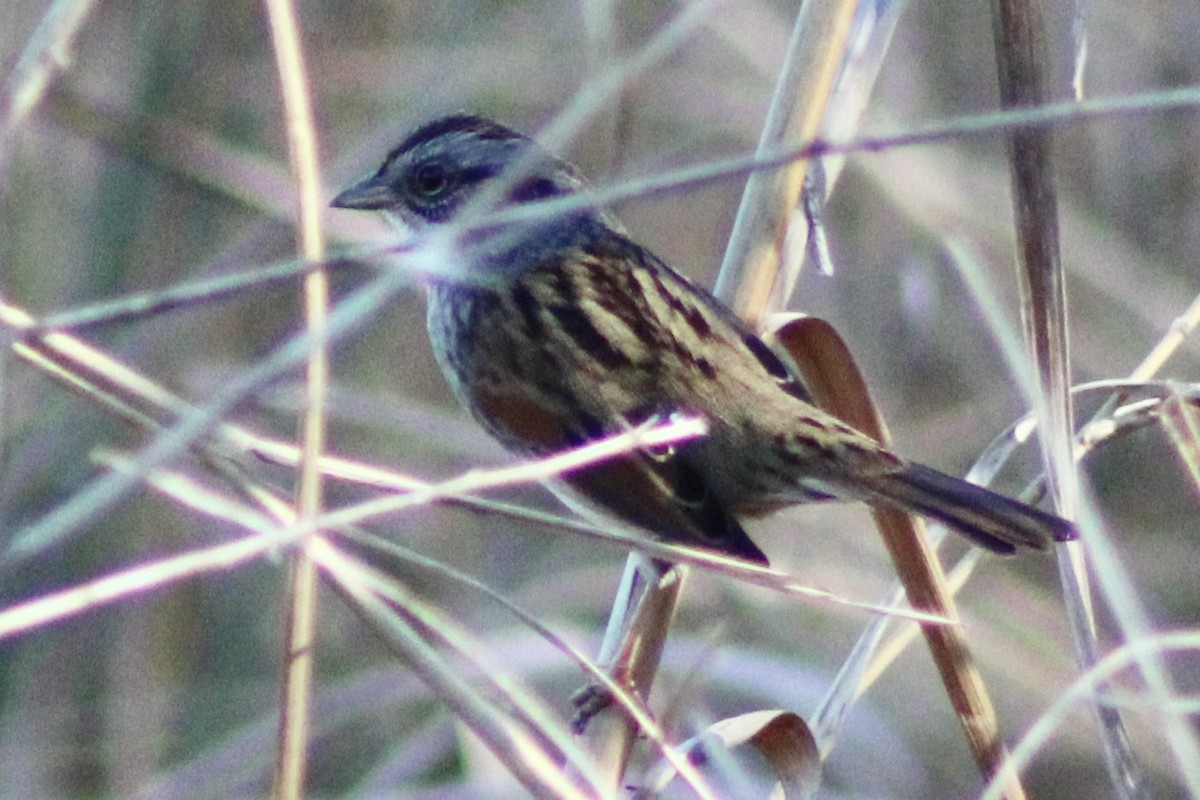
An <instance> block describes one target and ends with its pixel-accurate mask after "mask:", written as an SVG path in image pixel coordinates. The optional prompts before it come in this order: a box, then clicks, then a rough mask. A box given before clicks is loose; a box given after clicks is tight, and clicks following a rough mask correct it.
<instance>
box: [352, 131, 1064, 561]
mask: <svg viewBox="0 0 1200 800" xmlns="http://www.w3.org/2000/svg"><path fill="white" fill-rule="evenodd" d="M585 187H586V184H585V182H584V181H583V179H582V178H581V177H580V176H579V174H578V173H577V172H576V171H575V169H574V168H573V167H572V166H571V165H569V164H567V163H566V162H563V161H561V160H559V159H557V158H554V157H553V156H551V155H549V154H548V153H547V152H545V151H544V150H543V149H542V148H541V147H539V146H538V145H537V144H535V143H534V142H533V141H532V140H531V139H529V138H528V137H526V136H523V135H521V134H520V133H517V132H516V131H513V130H510V129H509V128H506V127H504V126H503V125H500V124H498V123H496V122H493V121H491V120H489V119H485V118H482V117H477V116H469V115H452V116H448V117H442V118H439V119H435V120H433V121H431V122H428V123H426V124H425V125H423V126H421V127H420V128H418V129H417V130H416V131H414V132H413V133H412V134H410V135H409V136H408V138H406V139H405V140H404V141H403V142H401V143H400V144H399V146H397V147H396V148H395V149H394V150H392V152H391V153H389V154H388V156H387V158H386V159H385V160H384V162H383V166H381V167H380V168H379V170H378V172H376V173H375V174H374V175H372V176H371V177H369V178H366V179H365V180H363V181H361V182H359V183H357V184H355V185H354V186H351V187H350V188H349V189H347V190H346V191H344V192H342V193H341V194H339V195H338V196H337V197H336V198H335V199H334V201H333V205H334V206H336V207H338V208H355V209H373V210H378V211H382V212H384V214H386V215H387V217H388V218H389V219H391V220H392V221H393V222H394V223H396V224H397V225H399V226H400V227H402V228H403V229H405V230H406V231H408V232H410V233H412V234H416V235H427V234H430V233H432V232H434V231H435V230H437V229H438V228H439V226H450V225H454V224H456V223H463V222H464V221H465V220H464V219H463V217H464V216H469V217H470V220H471V221H473V220H477V219H479V217H477V216H474V215H472V213H471V212H475V211H482V210H504V209H510V210H511V209H512V208H514V207H516V206H519V205H520V204H527V203H536V202H539V201H545V200H551V199H553V198H558V197H563V196H567V195H571V194H574V193H576V192H579V191H580V190H582V189H584V188H585ZM489 192H490V194H488V193H489ZM493 195H494V196H493ZM488 199H491V200H492V201H493V202H492V203H491V204H490V205H486V206H485V207H484V208H480V206H481V205H484V204H483V203H482V202H474V203H472V202H471V201H472V200H477V201H484V200H488ZM467 206H470V207H471V208H470V211H469V212H468V214H466V215H462V214H460V212H462V211H463V209H464V208H465V207H467ZM453 252H454V253H455V255H454V257H453V258H454V260H455V262H456V263H455V266H456V267H457V268H458V270H459V274H458V275H457V276H454V277H447V276H446V275H435V276H434V277H432V278H431V279H430V287H429V316H428V325H429V337H430V340H431V342H432V344H433V350H434V354H435V355H436V357H437V360H438V363H439V364H440V365H441V368H442V370H443V372H444V373H445V375H446V378H447V380H448V381H449V382H450V385H451V387H452V388H453V390H454V393H455V395H457V397H458V399H459V400H460V401H461V402H462V404H463V405H464V406H466V408H468V409H469V410H470V411H471V413H472V414H473V415H474V416H475V418H476V419H477V420H478V421H479V422H480V423H481V424H482V425H483V426H484V427H485V428H486V429H487V430H488V431H489V432H490V433H491V434H492V435H493V436H495V437H496V438H497V439H498V440H499V441H500V442H501V443H502V444H503V445H504V446H505V447H507V448H508V449H510V450H512V451H515V452H517V453H519V454H522V455H534V456H539V455H547V454H550V453H554V452H556V451H559V450H563V449H565V448H569V447H571V446H574V445H579V444H581V443H583V442H586V441H588V440H591V439H595V438H597V437H601V436H605V435H609V434H613V433H617V432H619V431H621V430H624V429H627V428H628V427H629V426H631V425H636V424H639V423H641V422H644V421H646V420H648V419H651V418H655V417H665V416H667V415H670V414H672V413H676V412H683V413H688V414H695V415H700V416H703V417H705V418H706V419H707V420H708V423H709V433H708V435H707V436H705V437H703V438H700V439H696V440H693V441H689V442H686V443H683V444H679V445H676V446H674V447H673V448H670V449H668V450H663V451H655V450H643V451H638V452H635V453H632V454H629V455H626V456H623V457H621V458H618V459H614V460H610V461H606V462H603V463H599V464H596V465H593V466H589V467H586V468H582V469H578V470H575V471H573V472H570V473H569V474H567V475H564V476H563V478H562V479H561V484H562V485H561V486H558V487H552V488H556V491H558V492H559V493H560V495H562V496H564V499H565V500H567V502H568V505H573V504H574V503H575V501H579V500H583V501H584V504H585V505H586V506H588V507H589V508H590V509H592V510H599V511H601V512H602V513H603V514H604V515H606V516H607V517H609V518H615V519H616V520H617V521H619V522H622V523H624V524H625V525H627V526H632V527H634V528H636V529H639V530H640V531H643V532H648V533H650V534H651V535H654V536H657V537H659V538H661V539H663V540H666V541H670V542H677V543H681V544H687V545H693V546H698V547H704V548H709V549H712V550H717V551H720V552H722V553H726V554H729V555H733V556H737V557H740V558H744V559H747V560H749V561H754V562H758V563H766V557H765V556H764V555H763V553H762V551H760V550H759V549H758V547H756V546H755V545H754V543H753V542H751V541H750V539H749V537H748V536H747V535H746V533H745V531H744V530H743V529H742V526H741V525H740V524H739V522H738V519H739V517H753V516H756V515H759V514H762V513H765V512H767V511H771V510H773V509H776V508H780V507H783V506H786V505H790V504H795V503H804V502H810V501H814V500H830V499H839V500H862V501H865V502H867V503H870V504H872V505H882V506H892V507H895V508H899V509H903V510H904V511H908V512H912V513H914V514H919V515H921V516H925V517H929V518H932V519H935V520H937V521H939V522H943V523H945V524H946V525H948V526H950V527H951V528H953V529H954V530H956V531H958V532H959V533H961V534H963V535H965V536H967V537H968V538H969V539H970V540H971V541H973V542H974V543H976V544H978V545H981V546H983V547H986V548H988V549H990V550H993V551H995V552H998V553H1012V552H1014V551H1015V549H1016V548H1017V547H1033V548H1038V549H1045V548H1046V547H1047V546H1048V544H1049V542H1050V541H1064V540H1067V539H1072V538H1074V536H1075V529H1074V527H1073V526H1072V525H1071V523H1069V522H1067V521H1066V520H1063V519H1060V518H1059V517H1056V516H1053V515H1051V514H1047V513H1045V512H1043V511H1040V510H1038V509H1036V508H1033V507H1032V506H1028V505H1025V504H1023V503H1020V502H1017V501H1015V500H1011V499H1009V498H1007V497H1004V496H1002V495H999V494H996V493H995V492H992V491H990V490H988V489H985V488H983V487H980V486H976V485H974V484H970V483H967V482H966V481H962V480H959V479H957V478H953V477H950V476H949V475H945V474H943V473H941V472H938V471H936V470H933V469H930V468H929V467H925V466H922V465H920V464H914V463H912V462H909V461H906V460H904V459H903V458H901V457H900V456H898V455H896V454H894V453H892V452H891V451H889V450H887V449H886V448H884V447H883V446H882V445H880V444H879V443H878V442H876V441H875V440H873V439H871V438H870V437H868V436H866V435H865V434H863V433H860V432H859V431H857V430H854V429H853V428H851V427H849V426H847V425H845V424H843V423H842V422H841V421H839V420H838V419H837V418H835V417H834V416H833V415H831V414H829V413H828V412H826V411H823V410H822V409H820V408H818V407H816V406H815V405H814V404H813V402H812V400H811V398H810V397H809V395H808V393H807V391H806V390H805V389H804V387H803V386H802V385H801V384H800V382H799V381H798V380H797V379H796V378H795V377H794V376H793V375H792V374H791V373H790V372H789V371H788V369H787V368H786V367H785V366H784V364H783V362H782V361H781V360H780V359H779V357H777V356H776V355H775V353H774V352H773V351H772V350H771V349H770V348H769V347H768V346H767V345H766V344H764V343H763V341H762V340H761V339H759V337H758V336H756V335H755V334H754V332H753V331H751V330H750V329H749V328H748V327H747V326H746V325H745V324H744V323H743V322H741V321H740V320H739V319H738V318H737V317H735V316H734V315H733V313H732V312H731V311H730V310H729V309H727V308H726V307H725V306H723V305H722V304H721V303H720V302H719V301H717V300H716V299H715V298H714V297H713V296H712V295H711V294H709V293H708V292H707V291H705V290H704V289H702V288H700V287H698V286H695V285H694V284H692V283H691V282H690V281H688V280H687V279H686V278H684V277H683V276H681V275H679V274H678V273H676V272H675V271H674V270H672V269H671V268H670V267H668V266H667V265H666V264H664V263H663V262H662V261H660V260H659V259H658V258H657V257H655V255H654V254H653V253H651V252H650V251H648V250H646V249H645V248H644V247H642V246H640V245H638V244H637V243H636V242H634V241H633V240H631V239H630V238H629V237H628V235H627V234H626V233H625V230H624V229H623V228H622V227H621V225H620V223H618V222H617V221H616V220H614V219H613V218H612V217H611V216H609V215H608V214H607V213H606V212H604V211H602V210H599V209H595V208H583V209H580V208H578V207H576V208H573V209H572V210H568V211H563V212H560V213H553V211H552V210H551V211H548V213H547V214H545V215H541V216H538V215H536V214H531V215H528V216H526V217H524V219H520V220H517V221H513V219H512V218H510V220H509V221H508V222H507V223H505V222H496V223H495V224H492V225H487V226H481V225H476V226H474V227H472V228H471V229H470V230H469V231H465V232H464V233H463V234H462V235H460V236H458V237H457V238H456V240H455V245H454V250H453ZM564 488H565V489H566V490H567V491H563V489H564Z"/></svg>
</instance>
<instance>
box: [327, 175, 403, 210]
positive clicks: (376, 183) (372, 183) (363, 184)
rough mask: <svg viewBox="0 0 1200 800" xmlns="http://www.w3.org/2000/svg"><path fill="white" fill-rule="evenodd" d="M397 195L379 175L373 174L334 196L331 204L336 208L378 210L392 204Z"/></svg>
mask: <svg viewBox="0 0 1200 800" xmlns="http://www.w3.org/2000/svg"><path fill="white" fill-rule="evenodd" d="M394 200H395V195H394V194H393V192H392V189H391V187H390V186H388V185H387V183H385V182H384V181H382V180H381V179H380V178H379V176H378V175H372V176H371V177H369V178H365V179H363V180H361V181H359V182H358V183H356V184H354V185H353V186H351V187H350V188H349V189H347V190H345V191H344V192H342V193H341V194H339V195H338V196H337V197H335V198H333V200H332V202H330V203H329V205H331V206H333V207H334V208H356V209H359V210H362V211H378V210H380V209H383V208H387V207H388V206H390V205H392V203H393V202H394Z"/></svg>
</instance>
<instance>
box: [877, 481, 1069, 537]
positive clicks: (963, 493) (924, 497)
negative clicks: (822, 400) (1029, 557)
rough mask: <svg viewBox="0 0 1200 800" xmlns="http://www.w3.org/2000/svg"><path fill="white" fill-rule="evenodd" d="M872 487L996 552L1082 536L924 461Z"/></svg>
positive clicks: (887, 500)
mask: <svg viewBox="0 0 1200 800" xmlns="http://www.w3.org/2000/svg"><path fill="white" fill-rule="evenodd" d="M869 491H870V492H871V494H872V496H873V497H872V499H873V500H875V501H876V502H879V503H880V504H883V505H890V506H895V507H897V508H901V509H904V510H906V511H912V512H915V513H917V514H920V515H922V516H925V517H929V518H930V519H934V520H937V521H938V522H941V523H944V524H946V525H948V526H949V527H951V528H953V529H954V530H955V531H957V532H958V533H961V534H962V535H964V536H966V537H967V538H968V539H970V540H971V541H972V542H974V543H975V544H977V545H980V546H981V547H986V548H987V549H989V550H992V551H993V552H996V553H1004V554H1010V553H1013V552H1015V551H1016V549H1017V548H1018V547H1032V548H1035V549H1037V550H1045V549H1046V548H1047V547H1048V546H1049V545H1050V542H1052V541H1054V542H1063V541H1068V540H1070V539H1074V538H1075V537H1076V536H1077V535H1078V533H1077V531H1076V529H1075V526H1074V525H1073V524H1071V523H1070V522H1068V521H1067V520H1065V519H1063V518H1062V517H1057V516H1055V515H1053V514H1048V513H1046V512H1045V511H1042V510H1040V509H1037V508H1034V507H1033V506H1031V505H1027V504H1025V503H1022V502H1019V501H1017V500H1013V499H1011V498H1009V497H1005V496H1004V495H1002V494H997V493H996V492H993V491H992V490H990V489H985V488H983V487H982V486H976V485H975V484H973V483H967V482H966V481H964V480H961V479H959V478H953V477H951V476H949V475H946V474H943V473H941V472H938V471H937V470H935V469H930V468H929V467H925V466H922V465H920V464H907V465H905V467H904V468H903V469H901V470H898V471H896V472H892V473H888V474H886V475H880V476H877V477H875V478H873V479H872V481H871V484H870V486H869Z"/></svg>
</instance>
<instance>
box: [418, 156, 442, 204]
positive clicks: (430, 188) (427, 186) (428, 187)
mask: <svg viewBox="0 0 1200 800" xmlns="http://www.w3.org/2000/svg"><path fill="white" fill-rule="evenodd" d="M411 185H412V188H413V191H415V192H416V193H417V194H420V195H421V196H423V197H425V198H427V199H434V198H436V197H438V195H441V194H443V193H444V192H445V191H446V189H447V188H449V186H450V171H449V170H447V169H446V167H445V165H443V164H439V163H438V162H436V161H432V162H427V163H425V164H421V165H420V166H418V167H417V168H416V170H415V171H414V172H413V176H412V184H411Z"/></svg>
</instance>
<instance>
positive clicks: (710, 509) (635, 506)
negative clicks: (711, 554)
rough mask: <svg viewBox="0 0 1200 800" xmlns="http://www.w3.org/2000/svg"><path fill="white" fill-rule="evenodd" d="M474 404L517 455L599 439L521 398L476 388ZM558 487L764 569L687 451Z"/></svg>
mask: <svg viewBox="0 0 1200 800" xmlns="http://www.w3.org/2000/svg"><path fill="white" fill-rule="evenodd" d="M473 399H474V403H473V406H474V408H475V410H476V413H477V415H478V416H479V418H480V421H481V422H483V423H484V425H485V426H486V427H487V428H488V429H489V430H490V431H491V432H492V433H493V434H494V435H495V436H496V437H497V438H498V439H499V440H500V441H501V443H503V444H504V445H505V446H507V447H510V448H511V449H514V450H518V451H520V452H527V453H533V454H535V455H547V454H550V453H554V452H558V451H561V450H565V449H567V448H568V447H571V446H577V445H580V444H583V443H584V442H586V441H587V440H589V439H594V438H596V436H597V435H598V433H597V432H594V431H589V432H586V433H584V432H581V431H579V430H577V429H573V428H570V427H568V426H566V425H565V424H564V423H563V421H562V420H561V418H560V416H561V415H558V414H556V413H554V411H553V410H552V409H549V408H547V407H546V406H545V404H543V403H539V402H537V401H536V400H535V399H533V398H531V397H530V396H529V394H527V393H525V392H521V391H504V390H501V389H498V388H496V387H494V386H493V387H483V386H476V387H475V392H474V397H473ZM561 481H562V483H563V484H565V485H566V486H567V487H569V488H570V489H572V490H573V491H574V492H575V493H577V494H578V495H579V496H580V497H581V498H582V499H583V500H584V501H586V503H587V505H589V506H591V507H594V508H596V509H597V510H599V511H601V512H602V513H605V514H608V515H611V516H614V517H616V518H617V519H618V520H620V521H621V522H624V523H626V524H629V525H633V526H635V527H637V528H640V529H641V530H644V531H646V532H647V533H649V534H651V535H653V536H656V537H658V538H660V539H662V540H665V541H670V542H676V543H679V544H686V545H691V546H695V547H703V548H707V549H710V550H716V551H718V552H721V553H725V554H726V555H731V556H735V557H738V558H743V559H745V560H747V561H753V562H755V563H758V564H764V565H765V564H766V563H767V557H766V556H765V555H763V552H762V551H761V550H759V549H758V547H756V546H755V544H754V542H752V541H750V537H749V536H747V535H746V532H745V531H744V530H743V529H742V527H741V525H740V524H739V523H738V521H737V520H736V519H735V518H734V517H733V515H732V514H730V513H729V511H728V510H727V509H725V508H724V507H723V506H722V505H721V503H720V502H718V501H717V499H716V497H715V496H714V495H713V493H712V491H711V490H710V487H709V486H708V484H707V483H706V481H705V480H704V477H703V475H702V474H701V472H700V471H699V470H698V469H696V468H695V467H694V466H693V465H692V464H690V463H689V461H688V458H687V448H686V446H683V447H681V448H679V449H678V450H677V451H676V452H674V453H672V454H670V455H666V456H662V457H659V456H651V455H649V454H647V453H644V452H636V453H630V454H628V455H625V456H621V457H618V458H612V459H608V460H606V461H603V462H600V463H598V464H593V465H591V466H587V467H581V468H579V469H576V470H572V471H571V472H569V473H567V474H565V475H563V476H562V478H561Z"/></svg>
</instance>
